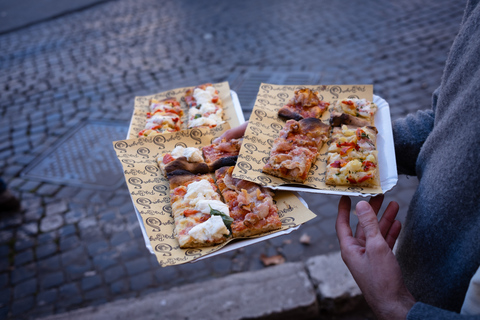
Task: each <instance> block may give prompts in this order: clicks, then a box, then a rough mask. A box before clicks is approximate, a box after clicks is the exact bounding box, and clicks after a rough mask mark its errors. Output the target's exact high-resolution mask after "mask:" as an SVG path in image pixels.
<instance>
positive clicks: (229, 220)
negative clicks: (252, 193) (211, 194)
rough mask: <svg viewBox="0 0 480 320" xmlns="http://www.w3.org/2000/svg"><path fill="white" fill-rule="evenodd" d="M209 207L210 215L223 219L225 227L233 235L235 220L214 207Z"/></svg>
mask: <svg viewBox="0 0 480 320" xmlns="http://www.w3.org/2000/svg"><path fill="white" fill-rule="evenodd" d="M209 207H210V214H211V215H212V216H220V217H222V220H223V223H224V224H225V227H227V229H228V230H229V231H230V233H232V222H233V218H232V217H230V216H229V215H226V214H225V213H223V212H222V211H220V210H216V209H213V208H212V206H210V205H209Z"/></svg>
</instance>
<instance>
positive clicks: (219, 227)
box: [188, 216, 230, 241]
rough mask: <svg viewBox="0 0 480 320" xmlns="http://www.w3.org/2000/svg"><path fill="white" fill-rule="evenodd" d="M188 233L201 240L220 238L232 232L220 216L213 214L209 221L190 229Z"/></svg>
mask: <svg viewBox="0 0 480 320" xmlns="http://www.w3.org/2000/svg"><path fill="white" fill-rule="evenodd" d="M188 234H189V235H190V236H191V237H192V238H194V239H197V240H199V241H207V240H215V239H218V238H220V237H223V235H228V234H230V232H229V231H228V229H227V227H226V226H225V224H224V223H223V220H222V218H221V217H220V216H211V217H210V219H208V220H207V221H205V222H202V223H200V224H198V225H196V226H195V227H193V228H192V229H190V231H189V232H188Z"/></svg>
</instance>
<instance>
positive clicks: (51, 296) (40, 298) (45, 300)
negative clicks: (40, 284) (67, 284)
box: [37, 289, 58, 306]
mask: <svg viewBox="0 0 480 320" xmlns="http://www.w3.org/2000/svg"><path fill="white" fill-rule="evenodd" d="M57 298H58V289H50V290H46V291H42V292H39V293H38V295H37V305H38V306H44V305H48V304H52V303H53V302H55V301H56V300H57Z"/></svg>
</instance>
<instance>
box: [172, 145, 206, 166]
mask: <svg viewBox="0 0 480 320" xmlns="http://www.w3.org/2000/svg"><path fill="white" fill-rule="evenodd" d="M171 155H172V157H173V158H175V159H178V158H180V157H185V158H187V161H188V162H203V157H202V152H201V151H200V150H199V149H197V148H194V147H189V148H184V147H182V146H176V147H175V149H173V150H172V153H171Z"/></svg>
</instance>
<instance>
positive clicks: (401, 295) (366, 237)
mask: <svg viewBox="0 0 480 320" xmlns="http://www.w3.org/2000/svg"><path fill="white" fill-rule="evenodd" d="M382 202H383V195H380V196H377V197H374V198H371V199H370V204H369V203H367V202H366V201H360V202H359V203H358V204H357V206H356V212H357V216H358V221H359V222H358V225H357V229H356V233H355V236H353V234H352V230H351V229H350V208H351V201H350V198H348V197H342V198H341V199H340V203H339V204H338V217H337V223H336V226H335V227H336V230H337V236H338V240H339V241H340V250H341V254H342V259H343V261H344V262H345V264H346V265H347V267H348V269H349V270H350V272H351V273H352V276H353V278H354V279H355V281H356V282H357V284H358V286H359V288H360V290H362V293H363V295H364V297H365V300H366V301H367V303H368V304H369V305H370V307H371V308H372V310H373V312H374V313H375V314H376V316H377V317H378V319H389V320H392V319H406V317H407V313H408V311H409V310H410V309H411V308H412V306H413V305H414V304H415V299H414V298H413V296H412V295H411V293H410V292H409V291H408V289H407V287H406V286H405V283H404V282H403V278H402V273H401V270H400V266H399V264H398V262H397V260H396V258H395V256H394V254H393V252H392V248H393V246H394V245H395V242H396V240H397V238H398V235H399V234H400V230H401V224H400V222H399V221H398V220H395V217H396V216H397V213H398V209H399V207H398V204H397V203H396V202H390V203H389V204H388V206H387V208H386V209H385V212H384V214H383V216H382V218H381V219H380V221H378V220H377V214H378V211H379V210H380V207H381V206H382Z"/></svg>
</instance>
